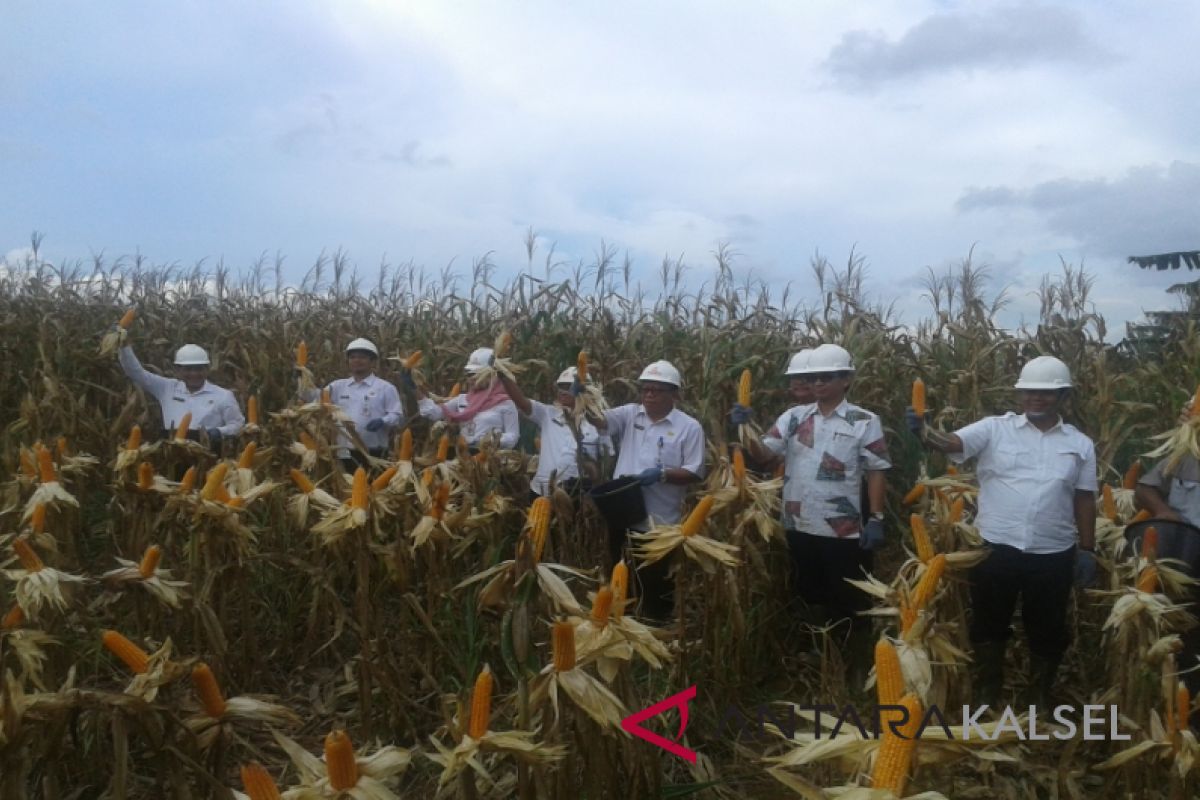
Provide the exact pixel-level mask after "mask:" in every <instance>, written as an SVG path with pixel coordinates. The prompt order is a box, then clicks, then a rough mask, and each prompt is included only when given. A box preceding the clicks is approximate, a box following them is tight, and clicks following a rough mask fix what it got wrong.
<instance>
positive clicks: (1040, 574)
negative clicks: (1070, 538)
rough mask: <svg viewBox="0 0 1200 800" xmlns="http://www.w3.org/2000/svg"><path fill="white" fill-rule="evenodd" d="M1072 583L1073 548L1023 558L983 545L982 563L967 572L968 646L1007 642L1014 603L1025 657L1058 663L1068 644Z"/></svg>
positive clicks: (1006, 549) (1020, 553) (1015, 551)
mask: <svg viewBox="0 0 1200 800" xmlns="http://www.w3.org/2000/svg"><path fill="white" fill-rule="evenodd" d="M1074 579H1075V548H1074V547H1070V548H1068V549H1066V550H1063V551H1062V552H1059V553H1026V552H1024V551H1021V550H1018V549H1017V548H1015V547H1009V546H1008V545H1004V544H989V545H988V556H987V558H986V559H984V560H983V561H981V562H980V563H979V564H977V565H976V566H975V567H974V568H973V569H972V570H971V576H970V581H971V643H972V644H981V643H985V642H999V643H1004V642H1007V641H1008V639H1009V637H1010V636H1011V635H1012V628H1011V627H1010V625H1011V624H1012V617H1013V612H1015V611H1016V609H1017V601H1018V600H1020V602H1021V620H1022V622H1023V623H1024V625H1025V634H1026V636H1027V637H1028V638H1029V651H1030V652H1031V653H1033V654H1034V655H1035V656H1040V657H1042V658H1046V659H1051V660H1055V661H1057V660H1059V659H1061V658H1062V656H1063V653H1065V652H1066V651H1067V646H1068V645H1070V643H1071V631H1070V629H1069V628H1068V627H1067V604H1068V602H1069V601H1070V599H1071V586H1072V584H1073V583H1074Z"/></svg>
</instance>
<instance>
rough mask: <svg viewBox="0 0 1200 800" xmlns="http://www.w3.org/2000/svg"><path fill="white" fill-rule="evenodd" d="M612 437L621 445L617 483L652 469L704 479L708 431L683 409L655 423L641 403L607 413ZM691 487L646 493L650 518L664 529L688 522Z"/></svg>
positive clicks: (667, 486) (661, 486)
mask: <svg viewBox="0 0 1200 800" xmlns="http://www.w3.org/2000/svg"><path fill="white" fill-rule="evenodd" d="M604 418H605V419H606V420H607V421H608V431H607V432H608V435H609V436H611V437H612V439H613V441H614V442H620V445H619V447H618V453H617V466H616V468H615V469H614V470H613V475H614V477H618V478H619V477H622V476H624V475H638V474H640V473H642V472H643V471H644V470H647V469H650V468H651V467H662V468H663V469H671V468H679V469H686V470H687V471H688V472H690V473H692V474H693V475H695V476H696V477H698V478H703V477H704V430H703V429H702V428H701V427H700V423H699V422H697V421H696V420H695V419H694V418H693V417H689V416H688V415H687V414H685V413H683V412H682V411H680V410H679V409H678V408H673V409H671V412H670V413H669V414H667V415H666V416H665V417H663V418H662V419H660V420H659V421H658V422H652V421H651V420H650V417H649V416H648V415H647V414H646V409H645V408H644V407H643V406H642V405H641V404H640V403H629V404H628V405H623V406H620V407H619V408H613V409H609V410H608V411H605V412H604ZM685 495H687V486H684V485H682V484H677V483H656V484H653V485H651V486H643V487H642V497H643V498H644V499H645V502H646V513H647V514H649V515H650V517H651V518H652V519H653V520H654V522H655V524H659V525H674V524H675V523H677V522H679V520H680V519H681V518H682V516H683V498H684V496H685Z"/></svg>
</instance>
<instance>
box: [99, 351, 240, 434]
mask: <svg viewBox="0 0 1200 800" xmlns="http://www.w3.org/2000/svg"><path fill="white" fill-rule="evenodd" d="M117 360H118V361H119V362H120V363H121V369H122V370H123V371H124V372H125V374H126V375H127V376H129V380H131V381H133V382H134V383H135V384H136V385H138V386H139V387H141V388H142V389H144V390H145V391H147V392H149V393H150V394H152V395H153V396H154V399H155V400H157V401H158V405H159V408H161V409H162V421H163V428H164V429H166V430H168V431H173V430H175V428H177V427H179V421H180V420H182V419H183V415H184V414H188V413H190V414H191V415H192V421H191V425H190V427H191V428H192V429H193V430H201V429H203V430H206V431H207V430H211V429H213V428H216V429H217V430H219V431H221V435H222V436H237V435H238V434H239V433H241V432H242V426H244V425H245V424H246V418H245V417H244V416H242V409H240V408H239V407H238V403H237V398H236V397H234V396H233V392H231V391H229V390H228V389H223V388H221V387H220V386H217V385H216V384H212V383H209V382H208V381H205V382H204V385H203V386H201V387H200V388H199V389H197V390H196V391H194V392H189V391H188V388H187V386H186V385H185V384H184V382H183V381H181V380H179V379H177V378H164V377H163V376H162V375H155V374H154V373H152V372H147V371H146V369H145V368H144V367H143V366H142V362H140V361H138V358H137V356H135V355H134V354H133V348H132V347H128V346H126V347H122V348H121V351H120V353H119V354H118V355H117Z"/></svg>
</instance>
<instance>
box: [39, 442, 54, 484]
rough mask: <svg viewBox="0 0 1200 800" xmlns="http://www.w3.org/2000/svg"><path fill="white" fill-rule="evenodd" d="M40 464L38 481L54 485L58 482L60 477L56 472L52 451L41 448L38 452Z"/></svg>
mask: <svg viewBox="0 0 1200 800" xmlns="http://www.w3.org/2000/svg"><path fill="white" fill-rule="evenodd" d="M37 464H38V479H39V480H40V481H41V482H42V483H54V482H55V481H56V480H58V475H57V474H55V472H54V459H53V458H52V457H51V455H50V451H49V450H47V449H46V448H44V447H39V448H38V451H37Z"/></svg>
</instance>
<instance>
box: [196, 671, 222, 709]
mask: <svg viewBox="0 0 1200 800" xmlns="http://www.w3.org/2000/svg"><path fill="white" fill-rule="evenodd" d="M192 686H193V687H195V689H196V696H197V697H199V698H200V705H201V706H203V707H204V713H205V714H208V715H209V716H210V717H212V718H213V719H220V718H221V717H223V716H225V698H224V697H222V696H221V687H220V685H219V684H218V683H217V679H216V676H214V675H213V673H212V670H211V669H209V667H208V664H205V663H204V662H203V661H201V662H200V663H199V664H197V665H196V666H195V667H193V668H192Z"/></svg>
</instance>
